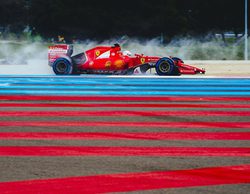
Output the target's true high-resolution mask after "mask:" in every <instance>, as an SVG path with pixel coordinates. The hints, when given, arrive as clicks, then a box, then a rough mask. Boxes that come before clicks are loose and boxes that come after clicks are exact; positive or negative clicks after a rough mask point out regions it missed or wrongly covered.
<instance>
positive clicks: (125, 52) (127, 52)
mask: <svg viewBox="0 0 250 194" xmlns="http://www.w3.org/2000/svg"><path fill="white" fill-rule="evenodd" d="M123 55H124V56H132V53H131V52H130V51H123Z"/></svg>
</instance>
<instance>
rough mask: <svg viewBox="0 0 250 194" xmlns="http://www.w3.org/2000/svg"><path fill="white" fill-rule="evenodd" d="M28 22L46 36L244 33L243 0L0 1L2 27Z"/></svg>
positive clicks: (16, 27) (14, 29) (21, 26)
mask: <svg viewBox="0 0 250 194" xmlns="http://www.w3.org/2000/svg"><path fill="white" fill-rule="evenodd" d="M27 25H29V26H31V27H32V28H33V29H34V33H38V34H40V35H42V36H44V37H52V36H57V35H59V34H60V35H64V36H66V37H69V38H79V39H86V38H90V39H106V38H112V37H119V36H123V35H128V36H132V37H145V38H152V37H157V36H159V35H161V34H163V35H164V36H166V37H169V38H171V37H173V36H182V35H202V34H204V33H207V32H217V33H219V32H225V31H233V32H234V33H236V34H237V33H241V32H243V31H244V0H209V1H205V0H123V1H119V0H106V1H101V0H91V1H89V0H88V1H86V0H46V1H44V0H8V1H1V2H0V27H1V29H6V28H7V29H8V30H9V31H11V32H16V33H18V32H20V31H22V30H23V29H24V27H25V26H27Z"/></svg>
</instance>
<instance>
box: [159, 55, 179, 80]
mask: <svg viewBox="0 0 250 194" xmlns="http://www.w3.org/2000/svg"><path fill="white" fill-rule="evenodd" d="M155 70H156V72H157V74H158V75H161V76H162V75H179V70H178V67H176V66H175V64H174V61H173V60H172V59H170V58H168V57H164V58H161V59H159V60H158V61H157V62H156V64H155Z"/></svg>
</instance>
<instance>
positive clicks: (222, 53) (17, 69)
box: [0, 38, 244, 75]
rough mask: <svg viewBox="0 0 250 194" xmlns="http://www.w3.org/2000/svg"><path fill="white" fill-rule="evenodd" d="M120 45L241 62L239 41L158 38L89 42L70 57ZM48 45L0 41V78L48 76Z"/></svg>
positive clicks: (190, 57)
mask: <svg viewBox="0 0 250 194" xmlns="http://www.w3.org/2000/svg"><path fill="white" fill-rule="evenodd" d="M117 42H118V43H121V46H122V49H123V50H129V51H131V52H132V53H138V54H142V53H143V54H145V55H152V56H176V57H179V58H182V59H183V60H242V59H243V50H244V47H243V41H242V42H241V41H239V42H238V43H230V44H225V43H224V42H223V41H222V40H218V39H206V38H205V39H197V38H175V39H173V40H172V41H171V42H169V43H168V44H162V41H161V40H160V39H159V38H156V39H151V40H140V39H135V38H134V39H133V38H132V39H127V40H125V41H124V40H122V41H119V40H118V41H117V40H106V41H103V42H97V41H92V40H85V41H79V42H77V43H74V44H73V45H74V54H77V53H80V52H84V51H86V50H88V49H90V48H93V47H95V46H97V45H112V44H114V43H117ZM48 45H51V43H47V42H41V41H37V42H31V41H14V40H13V41H10V40H8V41H7V40H0V74H2V75H3V74H5V75H6V74H27V75H38V74H39V75H51V74H54V73H53V72H52V69H51V67H49V66H48V62H47V48H48Z"/></svg>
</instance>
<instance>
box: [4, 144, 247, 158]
mask: <svg viewBox="0 0 250 194" xmlns="http://www.w3.org/2000/svg"><path fill="white" fill-rule="evenodd" d="M0 156H16V157H17V156H178V157H180V156H181V157H185V156H186V157H189V156H220V157H228V156H231V157H250V148H245V147H240V148H235V147H81V146H78V147H77V146H67V147H66V146H60V147H58V146H3V147H0Z"/></svg>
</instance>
